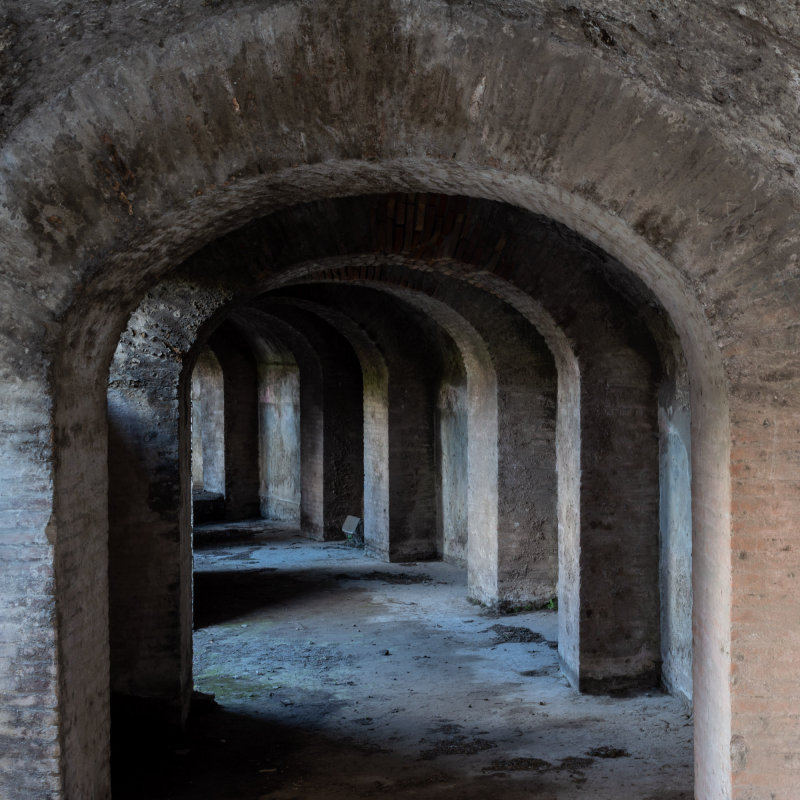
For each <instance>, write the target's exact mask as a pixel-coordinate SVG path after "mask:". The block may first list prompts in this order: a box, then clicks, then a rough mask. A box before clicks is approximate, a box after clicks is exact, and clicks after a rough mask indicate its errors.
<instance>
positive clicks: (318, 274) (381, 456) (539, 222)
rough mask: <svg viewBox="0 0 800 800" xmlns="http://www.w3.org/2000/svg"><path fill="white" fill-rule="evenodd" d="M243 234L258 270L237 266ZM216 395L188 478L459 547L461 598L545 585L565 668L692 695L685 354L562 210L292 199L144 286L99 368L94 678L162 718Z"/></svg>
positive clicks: (467, 202)
mask: <svg viewBox="0 0 800 800" xmlns="http://www.w3.org/2000/svg"><path fill="white" fill-rule="evenodd" d="M259 253H260V254H261V255H260V256H259V255H258V254H259ZM264 254H266V258H267V261H266V262H265V263H268V265H269V266H268V273H269V274H268V275H266V276H264V277H263V278H262V279H261V280H259V281H256V282H254V283H255V286H256V288H255V289H254V288H252V286H251V287H249V288H248V289H242V287H241V286H237V282H238V281H243V277H244V276H247V273H248V272H249V273H250V274H251V275H252V273H253V271H254V270H255V269H256V268H257V262H258V259H259V258H262V259H263V258H264ZM221 260H224V262H225V267H226V268H225V270H224V271H220V269H219V265H220V262H221ZM209 276H213V278H210V277H209ZM193 383H194V399H195V404H194V412H192V403H191V400H192V395H193V388H192V387H193ZM201 384H204V385H205V389H204V391H202V392H201V391H199V389H200V385H201ZM210 387H213V390H210ZM214 396H215V397H216V398H217V400H213V397H214ZM220 398H221V400H220ZM204 403H205V406H204V405H203V404H204ZM220 407H221V409H222V410H221V411H220ZM201 408H202V409H203V410H202V413H201V414H200V416H199V417H198V411H199V410H200V409H201ZM193 413H194V414H195V417H194V419H195V426H194V430H193V429H192V424H191V421H192V414H193ZM220 417H221V418H222V419H224V423H223V429H224V433H225V435H224V447H222V448H220V447H219V442H218V443H217V452H218V453H219V452H224V463H225V469H224V478H222V477H221V474H222V473H220V471H219V469H218V467H217V473H216V475H215V476H214V477H212V478H211V480H214V481H216V482H215V483H214V484H213V487H212V485H211V484H209V486H208V488H214V489H216V490H217V491H216V492H214V493H215V494H217V495H224V502H223V504H222V514H223V515H224V516H226V517H227V518H228V519H241V518H245V517H248V516H251V515H252V514H253V513H254V510H257V512H258V514H259V515H261V516H263V517H266V518H272V519H288V520H295V521H297V522H298V523H299V524H300V525H301V527H302V529H303V530H304V531H305V532H306V533H307V535H309V536H312V537H315V538H320V539H324V538H332V537H335V536H337V535H338V533H339V530H340V528H341V524H342V521H343V519H344V516H345V515H346V514H348V513H355V514H356V515H357V516H363V519H364V534H365V544H366V547H367V550H368V552H369V553H371V554H372V555H373V556H375V557H377V558H382V559H387V560H396V561H408V560H417V559H424V558H444V559H446V560H450V561H452V562H454V563H459V564H463V565H464V566H465V567H466V569H467V571H468V576H469V592H470V594H471V595H472V596H473V597H474V598H475V599H476V600H479V601H481V602H484V603H487V604H502V603H506V604H510V605H514V604H524V603H532V604H543V603H545V602H547V601H549V600H551V599H552V598H554V597H557V598H558V608H559V656H560V660H561V664H562V669H563V671H564V672H565V674H566V675H567V676H568V677H569V679H570V680H571V682H572V683H573V684H574V685H576V686H577V687H579V688H580V689H581V690H585V691H620V690H626V689H630V688H637V687H643V686H652V685H656V684H658V683H659V682H663V683H664V684H665V685H666V686H667V687H668V688H669V689H670V690H671V691H673V692H675V693H677V694H680V695H682V696H684V697H685V698H687V699H689V698H690V697H691V694H692V681H691V669H692V647H691V635H692V634H691V607H692V599H691V559H692V553H691V488H690V481H691V477H690V468H689V454H690V444H689V401H688V382H687V373H686V366H685V362H684V360H683V355H682V351H681V348H680V344H679V341H678V337H677V335H676V334H675V332H674V331H673V329H672V327H671V324H670V322H669V320H668V318H667V316H666V314H665V313H664V311H663V309H661V308H660V306H659V305H658V304H657V303H656V302H655V300H654V298H653V297H652V296H651V295H650V294H649V292H648V291H647V290H646V289H645V288H644V286H643V285H641V284H639V283H638V282H637V281H636V280H634V279H633V278H631V277H630V276H628V275H626V274H625V272H624V270H623V269H622V268H621V266H620V265H619V264H618V263H616V262H614V261H613V259H611V258H610V257H609V256H607V255H606V254H605V253H603V252H602V251H601V250H599V249H598V248H596V247H594V246H592V245H590V244H589V243H588V242H586V241H585V240H581V239H580V238H579V237H576V236H575V235H574V234H572V233H570V232H569V231H568V230H566V229H565V228H562V227H561V226H559V225H557V224H555V223H552V222H550V221H548V220H546V219H544V218H541V217H537V216H535V215H533V214H529V213H525V212H522V211H520V210H518V209H514V208H511V207H509V206H504V205H501V204H498V203H491V202H488V201H480V200H474V199H472V200H471V199H467V198H463V197H447V196H441V195H402V194H401V195H381V196H362V197H355V198H345V199H341V200H336V201H325V202H317V203H312V204H307V205H303V206H297V207H293V208H291V209H288V210H286V211H284V212H279V213H277V214H275V215H272V216H270V217H266V218H264V219H262V220H259V221H257V222H256V223H253V224H252V225H251V226H249V228H246V229H243V230H242V231H241V232H239V233H237V234H236V235H234V236H232V237H229V240H228V241H222V242H218V243H216V244H215V245H214V246H213V247H211V248H207V249H206V251H201V252H200V253H198V255H197V256H195V257H194V258H193V259H190V261H188V262H187V263H186V264H185V265H184V267H183V268H182V269H181V270H180V271H178V272H177V273H175V274H174V275H173V276H172V277H171V278H169V279H168V280H165V281H164V282H162V283H161V284H159V285H158V286H157V287H155V288H154V289H152V290H151V291H150V292H149V293H148V294H147V295H146V297H145V299H144V300H143V301H142V303H141V304H140V306H139V307H138V309H137V310H136V311H135V312H134V313H133V315H132V316H131V318H130V320H129V323H128V326H127V329H126V331H125V332H124V333H123V335H122V337H121V339H120V343H119V346H118V348H117V351H116V354H115V357H114V360H113V362H112V367H111V373H110V382H109V423H110V436H111V439H110V461H109V463H110V473H109V479H110V496H111V504H110V558H111V562H110V563H111V570H110V591H111V604H110V607H111V630H112V638H111V643H112V648H111V655H112V662H111V663H112V678H111V680H112V691H114V692H116V693H117V695H118V696H121V697H126V696H127V697H130V696H134V697H139V698H147V699H148V701H157V702H158V703H160V704H161V706H162V711H163V710H164V709H166V711H167V713H168V715H169V716H171V717H172V718H174V719H180V718H181V717H182V716H183V715H185V713H186V710H187V708H188V699H189V694H190V692H191V685H192V681H191V634H190V631H191V505H192V503H191V498H192V487H193V485H196V484H197V481H198V467H197V459H195V464H194V466H193V465H192V462H191V458H190V452H191V444H190V443H191V442H192V441H193V440H194V441H195V442H196V443H197V442H198V427H199V428H200V431H199V433H200V436H199V440H200V441H202V439H203V438H204V435H203V433H202V429H203V425H202V424H198V423H199V422H200V420H201V419H202V420H204V421H205V422H211V421H212V420H213V419H219V418H220ZM209 427H213V426H209ZM217 429H219V425H217ZM202 451H203V453H204V455H203V459H202V462H203V472H202V475H203V488H206V477H205V476H206V471H207V468H208V473H209V476H212V475H214V464H213V458H209V457H208V456H206V455H205V453H206V448H205V447H203V448H202ZM223 486H224V491H222V492H220V491H219V489H220V488H222V487H223ZM115 631H119V632H120V635H119V637H116V636H115V633H114V632H115ZM123 632H124V633H123Z"/></svg>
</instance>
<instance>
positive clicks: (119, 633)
mask: <svg viewBox="0 0 800 800" xmlns="http://www.w3.org/2000/svg"><path fill="white" fill-rule="evenodd" d="M224 299H225V295H224V293H222V292H219V291H217V292H209V291H207V290H204V289H202V288H200V287H195V286H192V285H190V284H186V283H184V282H180V281H177V282H173V283H165V284H163V285H162V286H161V287H159V288H158V289H157V290H154V291H153V292H152V293H151V294H149V295H148V296H147V297H145V298H144V299H143V301H142V303H141V304H140V306H139V308H138V309H137V310H136V312H135V313H134V314H133V315H132V316H131V318H130V320H129V322H128V327H127V329H126V330H125V332H124V334H123V335H122V337H121V339H120V342H119V345H118V347H117V350H116V353H115V355H114V360H113V362H112V365H111V370H110V374H109V383H108V415H109V460H108V467H109V598H110V600H109V606H110V630H111V690H112V692H113V693H116V694H117V695H119V696H121V697H122V698H135V699H137V700H141V701H145V702H147V703H148V704H149V705H150V706H151V707H154V708H155V707H158V706H159V705H163V710H162V711H161V712H160V713H161V714H162V715H163V716H164V718H165V719H166V720H168V721H169V722H171V723H173V724H175V723H180V721H181V720H182V719H183V718H185V715H186V712H187V710H188V698H189V695H190V693H191V690H192V678H191V629H192V625H191V618H192V581H191V569H192V555H191V463H190V462H191V458H190V438H191V433H190V430H189V425H190V414H191V411H190V408H189V406H190V392H191V370H192V367H193V364H191V363H189V360H188V358H187V357H188V354H189V351H190V348H191V345H192V343H193V342H194V340H195V339H196V338H197V337H198V335H199V333H200V330H201V328H202V326H203V325H204V324H205V323H206V322H207V320H208V319H209V317H210V315H211V314H212V313H213V311H214V310H216V308H217V307H218V306H219V305H220V303H221V302H223V301H224Z"/></svg>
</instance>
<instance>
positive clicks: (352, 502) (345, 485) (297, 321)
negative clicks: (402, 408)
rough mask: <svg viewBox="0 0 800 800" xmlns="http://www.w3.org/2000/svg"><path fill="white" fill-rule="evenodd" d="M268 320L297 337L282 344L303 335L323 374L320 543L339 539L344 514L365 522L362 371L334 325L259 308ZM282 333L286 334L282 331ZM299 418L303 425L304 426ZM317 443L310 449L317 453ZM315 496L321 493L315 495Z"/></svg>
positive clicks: (282, 307) (283, 307)
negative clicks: (277, 322)
mask: <svg viewBox="0 0 800 800" xmlns="http://www.w3.org/2000/svg"><path fill="white" fill-rule="evenodd" d="M259 307H260V308H261V309H262V310H265V311H267V312H268V314H269V315H270V316H271V317H277V318H278V319H280V320H281V321H282V322H283V323H285V324H288V325H290V326H291V327H292V328H294V330H295V331H296V332H297V333H294V334H292V335H290V336H289V338H288V339H286V340H285V341H286V343H287V344H288V345H289V346H290V347H291V344H292V342H293V341H297V338H296V337H297V336H298V334H299V333H300V332H302V337H303V339H304V340H305V343H306V344H305V348H303V350H306V349H307V350H309V351H311V352H313V353H315V354H316V358H317V359H318V360H319V367H320V371H321V376H320V377H321V381H322V385H321V387H320V389H321V398H320V399H319V402H320V403H321V405H322V408H321V410H320V412H319V413H321V419H322V434H321V445H322V456H321V458H322V465H321V470H320V471H318V480H319V482H320V486H321V502H322V506H323V507H322V512H321V514H322V523H321V530H320V531H319V533H320V534H321V536H322V538H323V539H324V540H331V539H341V538H342V536H343V534H342V525H343V524H344V520H345V518H346V517H347V516H348V514H352V515H353V516H357V517H362V516H363V505H364V497H363V491H364V444H363V388H362V376H361V366H360V364H359V361H358V358H357V357H356V354H355V353H354V352H353V349H352V347H351V346H350V345H349V344H348V342H347V340H346V338H345V337H343V336H342V334H341V333H339V332H338V331H337V330H336V329H335V328H334V327H333V326H332V325H330V324H329V323H326V322H325V321H324V320H321V319H320V318H319V317H316V316H315V315H313V314H311V313H309V312H308V311H303V310H301V309H297V308H293V307H292V306H291V304H283V303H277V302H272V303H260V304H259ZM284 330H285V329H284ZM301 354H302V351H301V349H300V348H298V349H295V350H294V355H295V358H296V359H297V360H298V363H299V364H300V381H301V387H302V383H303V380H304V376H303V372H304V370H303V362H302V360H301ZM303 419H304V418H303V417H302V416H301V425H304V424H305V423H304V421H303ZM319 445H320V442H315V443H314V445H313V446H314V447H315V448H316V447H319ZM318 491H319V490H318Z"/></svg>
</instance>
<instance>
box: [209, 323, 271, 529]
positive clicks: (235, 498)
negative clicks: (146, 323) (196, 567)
mask: <svg viewBox="0 0 800 800" xmlns="http://www.w3.org/2000/svg"><path fill="white" fill-rule="evenodd" d="M208 347H209V348H210V349H211V350H212V351H213V352H214V353H215V354H216V356H217V358H218V359H219V363H220V367H221V369H222V379H223V391H224V434H225V435H224V462H225V473H224V483H223V491H224V493H225V519H227V520H242V519H250V518H251V517H256V516H258V512H259V508H260V503H259V496H258V490H259V480H258V371H257V368H256V362H255V359H254V357H253V353H252V351H251V349H250V346H249V343H248V342H247V341H246V339H245V338H244V337H243V336H242V335H241V334H240V333H239V331H237V330H236V328H235V326H234V325H232V324H230V323H223V324H222V325H221V326H220V327H219V328H217V329H216V330H215V331H214V333H213V335H212V336H211V337H210V338H209V340H208ZM195 369H196V368H195Z"/></svg>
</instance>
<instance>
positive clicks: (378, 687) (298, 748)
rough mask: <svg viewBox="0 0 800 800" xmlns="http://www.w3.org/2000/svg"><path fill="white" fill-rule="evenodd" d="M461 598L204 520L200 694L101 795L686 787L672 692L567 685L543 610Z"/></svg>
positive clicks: (424, 572)
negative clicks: (619, 694)
mask: <svg viewBox="0 0 800 800" xmlns="http://www.w3.org/2000/svg"><path fill="white" fill-rule="evenodd" d="M259 531H260V532H259ZM465 598H466V576H465V573H464V571H463V570H460V569H457V568H455V567H453V566H451V565H448V564H441V563H417V564H384V563H380V562H376V561H374V560H372V559H370V558H367V557H366V556H365V555H364V553H363V551H360V550H355V549H352V548H349V547H346V546H345V545H343V544H339V543H329V544H321V543H311V542H308V541H307V540H304V539H302V538H300V537H299V536H297V535H296V532H295V531H292V530H289V529H285V528H280V527H275V526H269V527H265V526H263V525H261V526H258V527H257V528H249V527H248V526H247V525H244V526H240V528H239V530H238V531H237V530H236V529H227V532H226V529H224V528H217V529H206V531H205V532H203V533H202V534H201V535H200V536H199V537H198V540H197V542H196V549H195V620H196V631H195V635H194V646H195V655H194V674H195V685H196V688H197V689H198V690H199V691H201V692H206V693H213V694H214V695H216V703H217V705H213V706H208V707H207V708H206V713H203V714H197V715H195V716H194V717H193V719H192V722H191V725H190V727H189V730H188V732H187V733H186V735H185V737H184V738H183V739H182V740H181V741H177V742H175V741H172V742H170V743H169V744H168V745H167V746H164V744H163V743H162V744H161V746H159V747H156V746H155V744H153V746H152V747H150V748H149V749H146V750H142V749H141V745H142V744H143V743H142V742H140V743H139V745H140V747H139V748H133V749H127V751H126V754H125V755H124V756H123V755H120V754H119V753H118V752H115V761H114V763H115V795H114V796H115V798H118V797H119V798H127V797H131V798H133V797H137V798H141V797H145V796H146V797H148V798H151V799H152V800H159V799H161V798H164V799H166V798H175V800H178V798H180V799H181V800H183V799H184V798H186V799H188V798H192V800H212V798H213V800H222V799H223V798H225V799H227V798H248V799H250V798H252V799H253V800H256V799H257V800H293V799H294V798H298V799H299V798H331V799H333V798H337V799H339V798H358V797H387V798H406V797H408V798H410V797H414V798H444V797H448V798H486V797H490V796H495V797H498V798H503V800H514V799H515V798H542V800H544V799H545V798H547V799H550V798H559V799H561V798H574V797H581V798H584V797H585V798H593V800H645V799H647V800H679V798H680V799H681V800H683V799H685V800H689V798H691V797H692V721H691V718H690V717H689V716H687V714H686V713H684V711H683V708H682V706H681V704H680V703H679V702H678V701H677V700H675V699H673V698H671V697H668V696H665V695H662V694H658V693H651V694H649V695H646V696H638V697H631V698H608V697H588V696H581V695H579V694H578V693H577V692H576V691H575V690H574V689H572V688H570V687H569V685H568V684H567V682H566V681H565V679H564V678H563V677H562V676H561V674H560V672H559V669H558V664H557V657H556V650H555V649H554V646H555V639H556V635H557V619H556V613H555V612H553V611H538V612H531V613H521V614H517V615H513V616H507V615H506V616H503V617H497V616H492V615H491V614H490V613H489V612H487V610H486V609H483V608H481V607H478V606H475V605H471V604H470V603H469V602H468V601H467V600H466V599H465Z"/></svg>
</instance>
